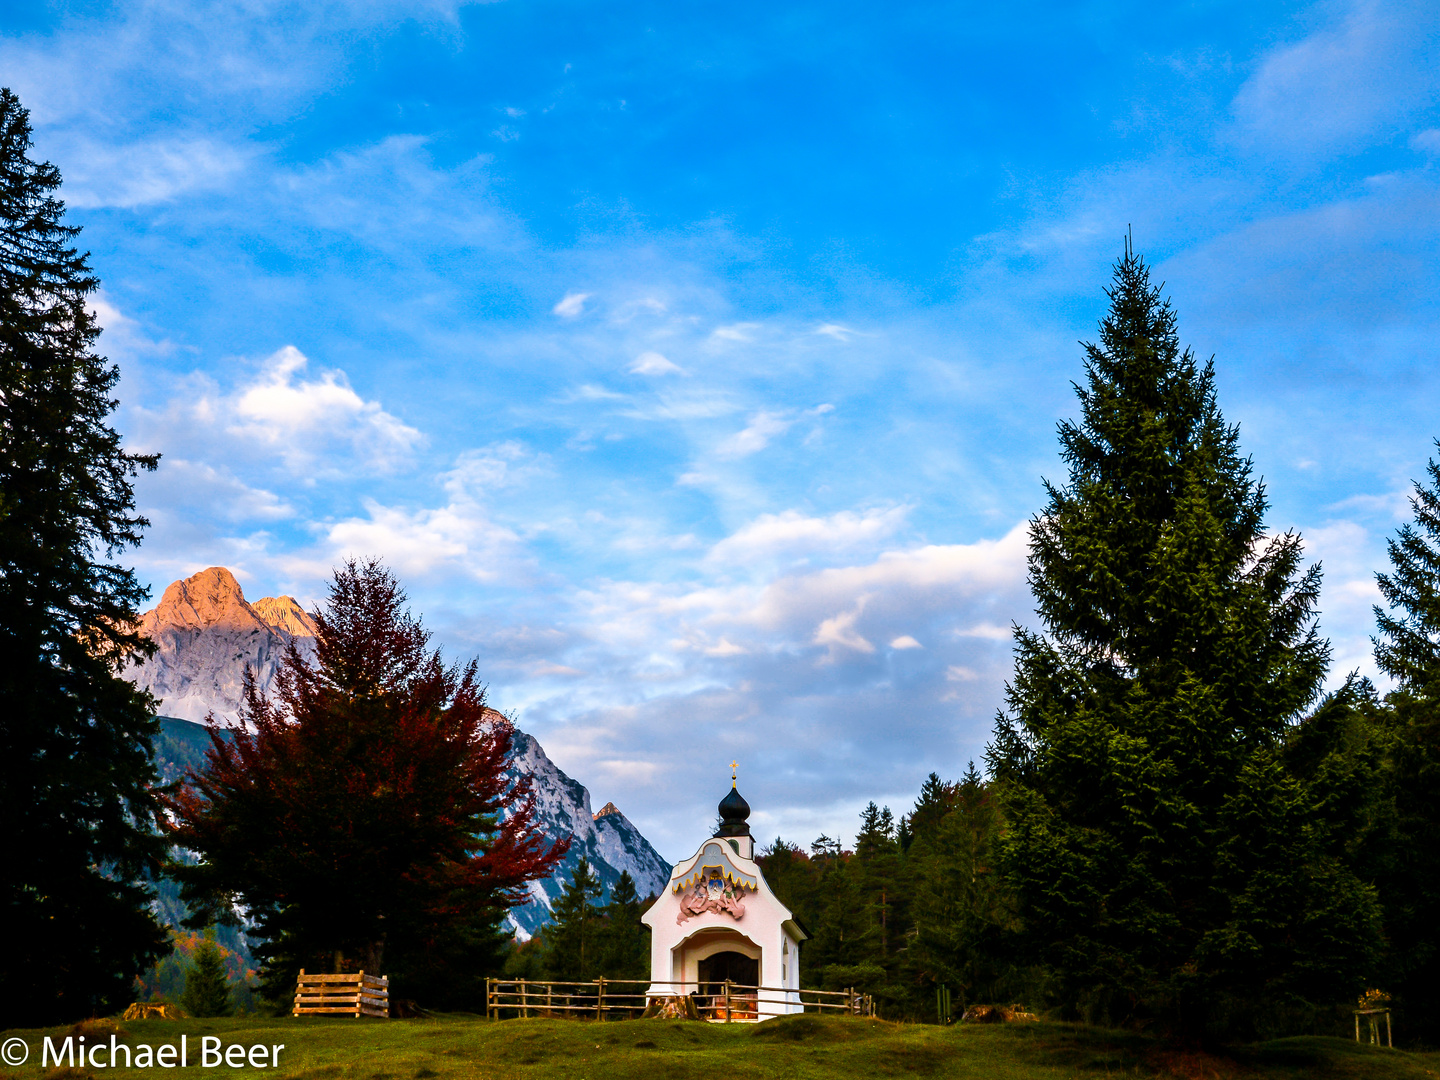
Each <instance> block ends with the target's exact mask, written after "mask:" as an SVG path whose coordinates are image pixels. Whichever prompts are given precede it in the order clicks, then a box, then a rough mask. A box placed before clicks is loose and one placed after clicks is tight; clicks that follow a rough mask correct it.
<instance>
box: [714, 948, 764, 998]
mask: <svg viewBox="0 0 1440 1080" xmlns="http://www.w3.org/2000/svg"><path fill="white" fill-rule="evenodd" d="M726 979H729V980H730V981H731V982H732V983H735V984H736V985H737V986H759V985H760V961H759V960H751V959H750V957H748V956H746V955H745V954H744V953H738V952H722V953H715V954H714V955H713V956H707V957H706V958H705V959H704V960H701V961H700V993H702V994H707V995H710V994H720V993H723V992H724V989H725V988H724V986H723V985H722V984H723V983H724V982H725V980H726Z"/></svg>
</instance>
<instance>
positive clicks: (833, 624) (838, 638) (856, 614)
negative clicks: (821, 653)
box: [811, 596, 875, 661]
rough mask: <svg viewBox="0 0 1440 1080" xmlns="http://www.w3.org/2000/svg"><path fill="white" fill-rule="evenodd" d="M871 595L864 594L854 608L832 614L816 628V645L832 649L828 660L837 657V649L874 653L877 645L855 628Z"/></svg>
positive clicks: (813, 641)
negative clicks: (872, 643) (867, 639)
mask: <svg viewBox="0 0 1440 1080" xmlns="http://www.w3.org/2000/svg"><path fill="white" fill-rule="evenodd" d="M868 599H869V597H865V596H862V597H860V599H859V600H857V601H856V603H855V607H854V609H852V610H850V611H842V612H841V613H840V614H839V615H832V616H831V617H830V618H828V619H826V620H824V621H823V622H821V624H820V625H819V626H818V627H817V628H816V630H815V636H814V637H813V638H811V642H812V643H813V644H815V645H824V646H827V647H828V648H829V649H830V655H829V656H828V657H827V658H826V659H827V660H831V661H833V660H834V659H835V654H836V650H837V649H840V648H843V649H853V650H854V651H855V652H859V653H867V654H868V653H873V652H874V651H875V646H874V645H871V644H870V642H868V641H866V640H865V638H864V637H863V636H861V634H860V632H859V631H858V630H856V629H855V624H856V622H858V621H859V619H860V616H861V614H863V613H864V611H865V601H866V600H868Z"/></svg>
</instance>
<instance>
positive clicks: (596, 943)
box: [542, 859, 634, 981]
mask: <svg viewBox="0 0 1440 1080" xmlns="http://www.w3.org/2000/svg"><path fill="white" fill-rule="evenodd" d="M630 891H631V892H632V893H633V892H634V885H633V883H632V885H631V890H630ZM603 892H604V889H603V888H602V887H601V885H600V878H599V877H597V876H596V874H595V872H594V871H593V870H591V868H590V860H589V859H581V860H580V861H579V862H577V863H576V864H575V869H574V870H573V871H571V873H570V880H569V881H567V882H566V883H565V888H564V890H563V891H562V892H561V894H560V899H558V900H556V901H555V905H554V907H553V908H552V909H551V914H552V916H553V920H552V921H551V922H550V923H549V924H548V925H547V926H545V928H544V929H543V931H542V934H543V936H544V939H545V943H546V958H545V965H546V969H547V971H548V973H549V974H550V976H551V977H552V978H556V979H565V980H575V981H585V980H589V979H594V978H596V977H597V976H599V975H602V974H608V973H607V972H605V971H604V969H603V968H602V966H601V961H602V956H601V947H600V936H601V917H600V908H599V906H598V905H597V904H596V903H595V901H597V900H599V899H600V897H601V895H602V894H603Z"/></svg>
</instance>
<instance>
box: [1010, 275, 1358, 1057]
mask: <svg viewBox="0 0 1440 1080" xmlns="http://www.w3.org/2000/svg"><path fill="white" fill-rule="evenodd" d="M1109 296H1110V300H1111V307H1110V311H1109V313H1108V315H1107V316H1106V318H1105V320H1104V321H1103V322H1102V323H1101V327H1100V335H1101V336H1100V342H1099V344H1091V345H1087V346H1086V347H1085V349H1086V362H1085V373H1086V382H1085V385H1084V386H1083V387H1077V393H1078V395H1079V398H1080V404H1081V420H1080V422H1079V423H1071V422H1066V423H1063V424H1062V425H1061V426H1060V441H1061V445H1062V457H1063V460H1064V461H1065V464H1066V465H1067V467H1068V469H1069V479H1068V482H1067V483H1066V484H1065V485H1064V486H1063V487H1062V486H1056V485H1053V484H1048V483H1047V485H1046V491H1047V494H1048V503H1047V505H1046V507H1045V509H1044V510H1043V511H1042V512H1041V513H1040V514H1038V515H1037V516H1036V517H1035V518H1034V519H1033V522H1032V532H1031V545H1030V559H1029V564H1030V585H1031V588H1032V590H1033V592H1034V595H1035V598H1036V603H1037V609H1038V612H1039V615H1040V617H1041V620H1042V621H1043V623H1044V624H1045V627H1046V630H1047V631H1048V634H1049V636H1048V637H1045V636H1041V635H1040V634H1037V633H1034V632H1031V631H1027V630H1021V629H1017V631H1016V671H1015V677H1014V682H1013V684H1012V685H1011V686H1010V687H1009V688H1008V691H1007V701H1008V705H1009V712H1008V713H1007V714H1002V715H1001V716H1000V717H999V718H998V719H997V723H996V730H995V737H994V741H993V743H992V746H991V748H990V752H989V761H990V765H991V768H992V770H993V773H994V774H995V775H996V777H997V778H998V779H999V780H1001V781H1002V782H1003V784H1004V785H1005V788H1006V799H1007V803H1008V811H1007V812H1008V816H1009V819H1010V831H1009V833H1008V835H1007V837H1006V840H1005V842H1004V845H1003V847H1002V863H1003V866H1004V868H1005V870H1006V873H1007V877H1008V878H1009V880H1010V883H1011V886H1012V888H1013V889H1014V891H1015V895H1016V897H1017V900H1018V903H1019V914H1020V915H1021V917H1022V918H1023V920H1024V941H1025V942H1026V944H1027V946H1028V948H1029V949H1030V953H1029V958H1030V959H1032V960H1036V961H1039V962H1042V963H1043V964H1045V965H1046V966H1047V967H1049V968H1050V969H1051V970H1052V971H1053V972H1054V973H1055V976H1056V978H1057V981H1058V982H1057V986H1058V990H1059V992H1060V994H1061V997H1062V1000H1063V1001H1064V1002H1065V1003H1067V1005H1068V1006H1069V1007H1070V1008H1072V1009H1079V1010H1082V1011H1086V1012H1088V1013H1089V1014H1090V1015H1092V1016H1096V1017H1109V1018H1111V1019H1117V1020H1118V1019H1123V1018H1127V1017H1133V1016H1136V1015H1137V1014H1145V1013H1151V1014H1155V1013H1158V1014H1161V1015H1163V1016H1164V1017H1166V1018H1167V1019H1168V1020H1169V1021H1170V1022H1172V1023H1175V1024H1177V1025H1178V1026H1179V1028H1180V1029H1181V1030H1183V1031H1185V1032H1187V1033H1189V1034H1191V1035H1199V1034H1202V1033H1203V1032H1204V1031H1205V1030H1207V1028H1208V1027H1210V1026H1212V1025H1214V1024H1216V1023H1221V1024H1223V1023H1225V1022H1226V1020H1225V1017H1227V1016H1232V1015H1233V1016H1247V1015H1248V1016H1254V1015H1256V1014H1257V1012H1263V1011H1264V1010H1265V1009H1267V1008H1274V1007H1278V1006H1288V1005H1297V1004H1300V1003H1304V1002H1312V1003H1319V1002H1324V1003H1329V1002H1333V1001H1336V1000H1341V999H1344V998H1347V997H1349V996H1351V995H1352V994H1353V993H1355V992H1357V991H1358V989H1359V988H1360V979H1361V976H1362V974H1363V973H1364V972H1365V971H1366V969H1367V967H1368V966H1369V965H1370V963H1371V962H1372V954H1373V951H1374V943H1375V941H1376V940H1377V936H1376V935H1377V919H1376V912H1377V908H1376V905H1375V900H1374V896H1373V893H1372V891H1371V890H1369V889H1367V888H1366V887H1365V886H1364V885H1362V884H1361V882H1360V881H1359V880H1358V878H1357V877H1356V875H1355V873H1354V871H1353V869H1352V868H1351V867H1350V865H1349V863H1348V862H1347V859H1346V858H1345V856H1344V853H1343V851H1340V850H1338V849H1337V847H1336V845H1335V844H1334V843H1333V839H1334V830H1333V826H1332V823H1331V822H1330V821H1327V820H1324V819H1323V818H1321V819H1317V817H1316V816H1315V815H1316V814H1317V812H1319V811H1323V810H1325V809H1326V808H1327V807H1328V806H1329V804H1328V803H1326V802H1325V800H1324V798H1323V796H1322V795H1321V794H1319V793H1317V792H1316V791H1314V790H1312V789H1311V786H1310V785H1309V784H1307V781H1306V778H1305V777H1304V776H1302V775H1299V774H1297V773H1296V772H1295V771H1294V770H1293V769H1292V768H1290V767H1289V765H1288V762H1287V757H1286V747H1287V745H1288V743H1289V742H1290V741H1292V740H1294V739H1300V740H1302V741H1311V742H1313V741H1316V740H1322V739H1323V737H1324V736H1323V732H1324V731H1326V730H1328V729H1326V728H1325V727H1324V725H1323V724H1319V723H1317V722H1316V721H1315V720H1314V719H1313V718H1310V719H1307V718H1305V717H1304V715H1303V714H1304V710H1305V709H1306V707H1307V706H1308V705H1309V704H1310V703H1311V702H1313V701H1314V700H1315V698H1316V696H1317V693H1318V690H1319V686H1320V680H1321V678H1322V677H1323V674H1324V672H1325V668H1326V664H1327V661H1328V646H1327V645H1326V643H1325V642H1324V641H1323V640H1322V639H1321V638H1320V637H1319V635H1318V633H1317V631H1316V628H1315V625H1314V611H1315V603H1316V599H1317V597H1318V593H1319V586H1320V571H1319V567H1318V566H1317V567H1311V568H1310V569H1309V570H1302V569H1301V541H1300V538H1299V536H1297V535H1295V534H1294V533H1286V534H1284V535H1281V536H1278V537H1273V538H1268V539H1267V537H1266V535H1265V531H1264V513H1265V509H1266V499H1265V493H1264V489H1263V486H1262V485H1261V484H1260V483H1259V482H1258V481H1256V480H1254V479H1253V478H1252V470H1251V463H1250V461H1249V460H1248V459H1245V458H1243V457H1242V456H1241V454H1240V449H1239V434H1238V429H1236V428H1235V427H1232V426H1230V425H1227V424H1226V423H1225V421H1224V419H1223V417H1222V415H1221V413H1220V410H1219V408H1218V406H1217V404H1216V400H1215V376H1214V368H1213V365H1212V364H1210V363H1206V364H1204V365H1201V364H1198V363H1197V362H1196V360H1195V358H1194V356H1193V354H1192V353H1190V352H1189V351H1188V350H1185V351H1182V350H1181V348H1180V345H1179V341H1178V338H1177V335H1176V329H1175V316H1174V313H1173V312H1172V310H1171V308H1170V306H1169V304H1168V302H1165V301H1162V299H1161V296H1160V290H1159V288H1157V287H1155V286H1153V285H1152V284H1151V282H1150V278H1149V271H1148V270H1147V268H1146V267H1145V265H1144V263H1143V262H1142V260H1141V259H1140V258H1139V257H1138V256H1136V255H1134V254H1133V252H1131V251H1130V250H1128V248H1127V251H1126V253H1125V256H1124V257H1123V258H1122V259H1121V260H1120V261H1119V262H1118V263H1117V265H1116V269H1115V279H1114V284H1113V286H1112V288H1111V289H1110V290H1109ZM1232 1005H1235V1006H1238V1007H1236V1008H1234V1009H1233V1010H1232V1009H1231V1008H1230V1007H1231V1006H1232Z"/></svg>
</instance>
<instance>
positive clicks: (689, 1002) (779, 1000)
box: [485, 979, 875, 1023]
mask: <svg viewBox="0 0 1440 1080" xmlns="http://www.w3.org/2000/svg"><path fill="white" fill-rule="evenodd" d="M670 1002H673V1003H675V1005H676V1006H677V1008H674V1009H672V1010H670V1011H669V1012H668V1013H666V1015H672V1014H673V1015H688V1016H691V1017H694V1018H696V1019H700V1020H709V1021H711V1022H714V1023H730V1022H731V1021H742V1022H744V1021H748V1022H754V1021H756V1020H764V1019H767V1018H769V1017H771V1016H787V1015H790V1014H791V1013H796V1012H801V1011H804V1012H830V1013H839V1014H841V1015H849V1016H874V1015H875V999H874V998H873V997H871V996H870V995H869V994H861V993H858V992H856V991H855V990H854V989H850V990H797V989H795V988H793V987H781V986H742V985H740V984H739V983H734V982H731V981H730V980H728V979H727V980H725V981H724V982H723V983H719V984H710V983H694V982H684V983H682V982H672V983H663V984H661V983H657V982H655V981H654V980H650V979H596V980H595V981H594V982H547V981H539V980H536V981H529V980H526V979H514V980H510V979H486V980H485V1015H486V1016H491V1017H496V1018H498V1017H500V1016H501V1015H503V1014H505V1013H508V1014H509V1015H511V1016H519V1017H530V1016H546V1017H566V1016H569V1017H574V1018H576V1019H581V1020H584V1019H590V1020H605V1019H612V1020H629V1019H634V1018H635V1017H637V1016H641V1015H656V1014H657V1013H658V1012H660V1010H661V1009H662V1008H663V1006H664V1005H665V1004H666V1003H670ZM797 1004H798V1005H799V1008H797V1007H796V1006H797Z"/></svg>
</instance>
